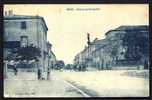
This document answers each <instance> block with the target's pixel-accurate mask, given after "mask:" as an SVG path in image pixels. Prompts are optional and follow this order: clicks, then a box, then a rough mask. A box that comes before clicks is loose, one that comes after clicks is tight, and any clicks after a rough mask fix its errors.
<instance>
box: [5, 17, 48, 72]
mask: <svg viewBox="0 0 152 100" xmlns="http://www.w3.org/2000/svg"><path fill="white" fill-rule="evenodd" d="M47 31H48V28H47V26H46V23H45V21H44V19H43V17H40V16H25V15H13V14H11V15H7V16H4V57H7V56H8V54H9V53H10V52H11V51H12V49H14V48H17V47H21V46H24V47H25V46H27V45H34V46H36V47H38V48H40V51H41V57H40V58H39V64H38V68H39V69H40V70H41V71H42V72H46V71H47V67H48V60H47V59H48V57H47Z"/></svg>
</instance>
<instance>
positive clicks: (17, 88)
mask: <svg viewBox="0 0 152 100" xmlns="http://www.w3.org/2000/svg"><path fill="white" fill-rule="evenodd" d="M132 73H136V74H134V75H133V74H132ZM4 95H5V97H96V96H97V97H107V96H108V97H121V96H123V97H146V96H148V95H149V78H148V71H147V70H128V71H127V70H110V71H87V72H75V71H65V70H63V71H56V70H55V71H51V75H50V80H37V76H36V72H19V73H18V75H17V76H14V73H12V72H9V76H8V79H5V80H4Z"/></svg>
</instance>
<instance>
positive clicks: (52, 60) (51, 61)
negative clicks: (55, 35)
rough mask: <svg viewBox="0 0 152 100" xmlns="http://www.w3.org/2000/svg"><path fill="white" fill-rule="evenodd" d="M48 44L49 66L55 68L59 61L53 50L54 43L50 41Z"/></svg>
mask: <svg viewBox="0 0 152 100" xmlns="http://www.w3.org/2000/svg"><path fill="white" fill-rule="evenodd" d="M47 46H48V66H49V69H50V68H51V69H53V68H55V64H56V62H57V60H56V56H55V54H54V53H53V52H52V44H51V43H49V42H48V43H47Z"/></svg>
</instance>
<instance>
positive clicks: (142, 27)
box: [105, 25, 149, 35]
mask: <svg viewBox="0 0 152 100" xmlns="http://www.w3.org/2000/svg"><path fill="white" fill-rule="evenodd" d="M128 30H147V31H148V30H149V26H148V25H130V26H129V25H124V26H120V27H118V28H116V29H114V30H110V31H108V32H106V33H105V35H107V34H109V33H110V32H113V31H128Z"/></svg>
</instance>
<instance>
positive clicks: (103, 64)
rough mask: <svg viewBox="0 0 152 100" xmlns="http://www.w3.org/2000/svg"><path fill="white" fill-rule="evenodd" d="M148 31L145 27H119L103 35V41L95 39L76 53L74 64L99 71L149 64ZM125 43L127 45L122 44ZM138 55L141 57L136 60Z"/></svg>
mask: <svg viewBox="0 0 152 100" xmlns="http://www.w3.org/2000/svg"><path fill="white" fill-rule="evenodd" d="M148 30H149V29H148V26H146V25H136V26H120V27H118V28H116V29H113V30H110V31H108V32H106V33H105V35H106V38H105V39H95V40H94V41H93V42H90V44H89V45H88V46H87V47H85V49H84V50H83V51H81V52H80V53H78V54H77V55H76V56H75V59H74V64H78V63H79V64H81V63H84V64H85V65H86V66H87V67H94V68H97V69H101V70H102V69H114V67H116V66H134V65H135V66H138V65H144V64H145V63H148V62H149V57H148V53H149V51H148V43H149V42H148V38H149V37H148V34H149V32H148ZM139 34H140V35H139ZM126 41H127V42H128V43H129V44H128V45H125V44H124V43H125V42H126ZM137 41H138V42H137ZM140 42H142V43H140ZM139 44H141V45H139ZM143 48H145V49H144V50H143ZM139 50H140V51H139ZM141 50H143V52H142V54H141ZM128 52H129V53H128ZM132 53H133V54H132ZM130 54H132V55H131V56H130ZM138 55H140V56H141V57H140V59H137V58H139V57H137V56H138ZM128 56H129V57H128ZM133 56H135V57H136V58H135V57H133Z"/></svg>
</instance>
